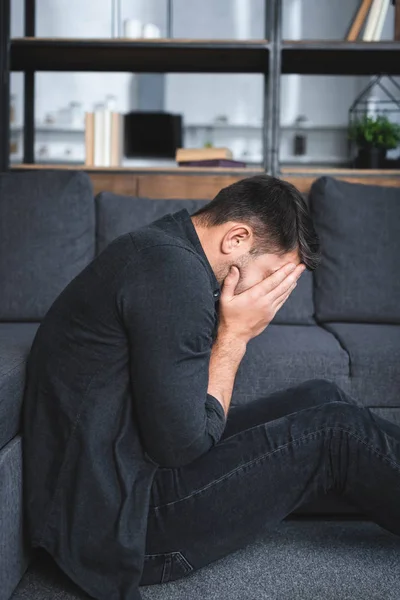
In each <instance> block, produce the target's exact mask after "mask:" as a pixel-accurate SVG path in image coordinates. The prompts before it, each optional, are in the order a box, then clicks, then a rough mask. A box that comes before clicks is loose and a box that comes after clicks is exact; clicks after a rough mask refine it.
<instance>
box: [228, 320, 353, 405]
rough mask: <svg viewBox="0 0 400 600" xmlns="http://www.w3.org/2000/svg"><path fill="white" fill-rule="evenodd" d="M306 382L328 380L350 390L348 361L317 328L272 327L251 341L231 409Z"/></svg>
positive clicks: (328, 336) (341, 350)
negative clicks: (233, 406) (308, 380)
mask: <svg viewBox="0 0 400 600" xmlns="http://www.w3.org/2000/svg"><path fill="white" fill-rule="evenodd" d="M307 379H329V380H331V381H334V382H335V383H337V384H338V385H340V387H341V388H342V389H343V390H344V391H348V390H349V358H348V355H347V352H346V351H345V350H343V348H342V347H341V346H340V344H339V342H338V341H337V340H336V339H335V336H334V335H332V334H331V333H330V332H328V331H326V330H325V329H323V328H322V327H319V326H318V325H314V326H310V325H309V326H306V325H269V326H268V327H267V328H266V329H265V330H264V331H263V332H262V333H261V334H260V335H258V336H257V337H255V338H253V339H252V340H250V342H249V343H248V344H247V351H246V354H245V355H244V357H243V360H242V362H241V363H240V365H239V368H238V371H237V374H236V380H235V386H234V390H233V395H232V405H235V404H244V403H246V402H250V401H252V400H255V399H257V398H260V397H265V396H267V395H268V394H271V393H272V392H275V391H277V390H280V389H284V388H287V387H290V386H293V385H297V384H299V383H301V382H303V381H306V380H307Z"/></svg>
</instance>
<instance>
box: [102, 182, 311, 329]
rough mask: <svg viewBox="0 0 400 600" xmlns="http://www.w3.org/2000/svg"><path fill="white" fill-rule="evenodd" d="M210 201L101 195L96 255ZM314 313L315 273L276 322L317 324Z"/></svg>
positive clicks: (302, 281)
mask: <svg viewBox="0 0 400 600" xmlns="http://www.w3.org/2000/svg"><path fill="white" fill-rule="evenodd" d="M208 202H209V201H208V200H175V199H174V200H169V199H163V200H154V199H149V198H132V197H130V196H121V195H117V194H112V193H110V192H102V193H100V194H98V195H97V196H96V198H95V203H96V223H97V225H96V227H97V230H96V239H97V246H96V252H97V253H99V252H102V250H104V248H105V247H106V246H107V245H108V244H109V243H110V242H111V241H112V240H113V239H115V238H116V237H118V236H120V235H122V234H124V233H128V231H133V230H134V229H137V228H138V227H141V226H143V225H147V224H149V223H151V222H152V221H155V220H156V219H159V218H161V217H163V216H164V215H166V214H167V213H173V212H176V211H178V210H181V209H182V208H186V209H187V210H188V212H189V213H190V214H193V213H194V212H196V211H197V210H198V209H199V208H201V207H202V206H204V205H205V204H207V203H208ZM313 313H314V304H313V280H312V273H310V272H309V271H306V272H305V273H303V275H302V276H301V278H300V280H299V283H298V285H297V287H296V289H295V290H294V291H293V293H292V294H291V296H290V298H289V299H288V300H287V302H285V304H284V305H283V306H282V308H281V309H280V310H279V311H278V313H277V314H276V316H275V318H274V320H273V322H274V323H294V324H302V325H313V324H314V325H315V320H314V318H313Z"/></svg>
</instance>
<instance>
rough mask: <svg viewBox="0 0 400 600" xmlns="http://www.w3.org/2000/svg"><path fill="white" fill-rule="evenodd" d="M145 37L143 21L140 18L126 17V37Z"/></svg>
mask: <svg viewBox="0 0 400 600" xmlns="http://www.w3.org/2000/svg"><path fill="white" fill-rule="evenodd" d="M141 37H143V23H142V21H139V19H125V21H124V38H130V39H136V38H141Z"/></svg>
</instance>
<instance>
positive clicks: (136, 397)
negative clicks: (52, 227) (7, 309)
mask: <svg viewBox="0 0 400 600" xmlns="http://www.w3.org/2000/svg"><path fill="white" fill-rule="evenodd" d="M219 294H220V287H219V284H218V281H217V280H216V277H215V274H214V272H213V270H212V268H211V265H210V264H209V262H208V260H207V257H206V255H205V253H204V250H203V248H202V246H201V244H200V240H199V238H198V236H197V233H196V230H195V228H194V226H193V223H192V221H191V219H190V215H189V213H188V211H187V210H186V209H183V210H180V211H179V212H176V213H174V214H170V215H167V216H165V217H163V218H161V219H159V220H157V221H154V222H153V223H151V224H150V225H148V226H146V227H142V228H140V229H138V230H136V231H134V232H131V233H128V234H125V235H122V236H120V237H119V238H117V239H116V240H114V241H113V242H112V243H111V244H109V246H108V247H107V248H106V249H105V250H104V251H103V252H102V253H101V254H99V255H98V256H97V257H96V258H95V259H94V260H93V261H92V262H91V263H90V264H89V265H88V266H87V267H86V268H85V269H84V270H83V271H82V272H81V273H80V274H79V275H78V276H77V277H75V278H74V279H73V280H72V281H71V282H70V283H69V284H68V286H67V287H66V288H65V289H64V290H63V292H62V293H61V294H60V295H59V296H58V298H57V299H56V300H55V302H54V303H53V305H52V306H51V308H50V309H49V311H48V313H47V314H46V316H45V318H44V319H43V321H42V322H41V324H40V326H39V329H38V331H37V333H36V336H35V339H34V341H33V344H32V348H31V351H30V354H29V357H28V364H27V380H26V387H25V396H24V406H23V435H24V444H23V448H24V470H25V472H24V477H25V480H24V481H25V502H26V515H27V523H28V526H29V530H30V538H31V542H32V544H33V546H42V547H44V548H46V549H47V551H48V552H50V554H51V555H52V556H53V557H54V559H55V560H56V562H57V563H58V564H59V565H60V567H61V568H62V569H63V570H64V571H65V572H66V573H67V574H68V575H69V576H70V577H71V579H72V580H74V581H75V582H76V583H77V584H78V585H79V586H80V587H81V588H82V589H84V590H85V591H86V592H87V593H88V594H90V595H91V596H93V597H94V598H97V599H98V600H139V599H140V598H141V594H140V592H139V582H140V577H141V573H142V569H143V559H144V553H145V534H146V521H147V513H148V506H149V497H150V490H151V485H152V481H153V478H154V474H155V472H156V470H157V468H158V466H162V467H178V466H182V465H185V464H188V463H190V462H191V461H193V460H194V459H196V458H197V457H199V456H201V455H202V454H204V453H205V452H207V451H208V450H209V449H210V448H211V447H212V446H213V445H214V444H216V443H217V442H218V441H219V439H220V438H221V435H222V433H223V430H224V427H225V422H226V419H225V414H224V411H223V408H222V406H221V404H220V403H219V402H218V401H217V400H216V398H214V397H213V396H211V395H210V394H208V393H207V388H208V368H209V360H210V353H211V347H212V343H213V340H214V339H215V335H216V331H217V324H218V321H217V319H218V314H217V302H218V297H219Z"/></svg>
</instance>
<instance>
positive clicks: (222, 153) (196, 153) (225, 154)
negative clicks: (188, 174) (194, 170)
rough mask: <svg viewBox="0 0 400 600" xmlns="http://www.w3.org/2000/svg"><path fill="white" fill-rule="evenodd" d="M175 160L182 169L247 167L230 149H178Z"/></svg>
mask: <svg viewBox="0 0 400 600" xmlns="http://www.w3.org/2000/svg"><path fill="white" fill-rule="evenodd" d="M175 160H176V162H177V163H178V165H179V166H180V167H237V168H244V167H246V163H244V162H242V161H239V160H233V158H232V152H231V151H230V150H229V149H228V148H178V149H177V151H176V155H175Z"/></svg>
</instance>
